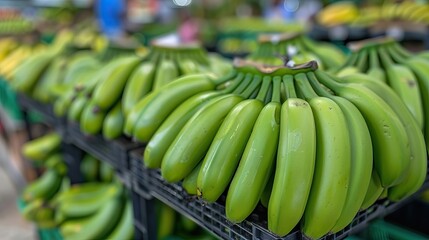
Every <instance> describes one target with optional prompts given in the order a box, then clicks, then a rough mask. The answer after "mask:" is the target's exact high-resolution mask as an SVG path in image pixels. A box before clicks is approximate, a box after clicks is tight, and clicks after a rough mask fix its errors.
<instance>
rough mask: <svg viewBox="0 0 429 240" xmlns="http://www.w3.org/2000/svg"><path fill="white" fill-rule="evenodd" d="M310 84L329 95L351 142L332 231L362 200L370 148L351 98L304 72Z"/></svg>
mask: <svg viewBox="0 0 429 240" xmlns="http://www.w3.org/2000/svg"><path fill="white" fill-rule="evenodd" d="M307 76H308V78H309V80H310V82H311V85H312V86H313V88H314V89H315V90H316V92H317V93H318V94H319V95H322V96H325V97H328V98H331V99H332V100H334V102H335V103H336V104H337V105H338V106H339V107H340V109H341V111H342V112H343V114H344V117H345V119H346V122H347V126H348V130H349V134H350V144H351V171H350V181H349V187H348V190H347V198H346V202H345V204H344V207H343V210H342V212H341V215H340V218H339V219H338V220H337V222H336V224H335V226H334V227H333V228H332V229H331V232H333V233H336V232H339V231H340V230H342V229H344V228H345V227H346V226H347V225H348V224H350V222H351V221H352V220H353V218H354V217H355V215H356V214H357V212H358V211H359V209H360V207H361V205H362V202H363V201H364V197H365V193H366V191H367V189H368V185H369V182H370V180H371V171H372V168H373V159H372V156H373V151H372V142H371V135H370V132H369V130H368V127H367V125H366V122H365V119H364V117H363V116H362V114H361V113H360V111H359V109H357V108H356V107H355V106H354V105H353V104H352V103H351V102H349V101H348V100H346V99H344V98H341V97H336V96H332V95H331V94H330V93H328V92H327V91H325V90H324V89H323V88H322V86H321V85H320V83H319V82H318V81H317V79H316V77H315V76H314V74H313V73H308V74H307Z"/></svg>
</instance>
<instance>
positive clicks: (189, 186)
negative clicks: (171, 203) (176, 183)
mask: <svg viewBox="0 0 429 240" xmlns="http://www.w3.org/2000/svg"><path fill="white" fill-rule="evenodd" d="M201 163H202V162H200V163H199V164H198V165H197V166H196V167H195V168H194V169H193V170H192V172H191V173H190V174H189V175H188V176H186V177H185V179H183V182H182V187H183V189H185V191H186V192H187V193H188V194H189V195H197V179H198V174H199V173H200V169H201Z"/></svg>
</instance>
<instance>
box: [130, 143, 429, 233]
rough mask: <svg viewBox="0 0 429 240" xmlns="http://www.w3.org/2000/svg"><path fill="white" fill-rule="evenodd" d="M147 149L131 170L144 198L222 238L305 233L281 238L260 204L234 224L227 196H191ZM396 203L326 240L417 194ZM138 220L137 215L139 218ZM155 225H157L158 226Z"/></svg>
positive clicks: (379, 206)
mask: <svg viewBox="0 0 429 240" xmlns="http://www.w3.org/2000/svg"><path fill="white" fill-rule="evenodd" d="M143 151H144V149H138V150H135V151H133V152H131V156H130V162H131V173H132V175H133V188H134V191H135V192H136V193H137V194H139V195H140V196H141V198H146V199H150V198H151V197H155V198H157V199H159V200H161V201H162V202H164V203H165V204H167V205H169V206H170V207H172V208H173V209H175V210H176V211H178V212H179V213H181V214H183V215H185V216H187V217H189V218H190V219H193V220H194V221H195V222H196V223H197V224H199V225H200V226H201V227H203V228H205V229H206V230H208V231H210V232H211V233H213V234H214V235H216V236H218V237H220V238H222V239H242V240H245V239H255V240H256V239H267V240H275V239H282V240H295V239H296V240H299V239H306V237H305V236H304V235H303V234H302V233H301V232H300V231H299V230H294V231H292V232H291V233H290V234H289V235H287V236H285V237H283V238H281V237H278V236H276V235H274V234H273V233H271V232H269V231H268V230H267V221H266V219H267V218H266V216H264V215H265V214H266V211H263V210H262V208H263V207H262V206H258V207H259V209H256V210H255V212H256V214H252V215H251V216H250V217H249V218H248V219H247V220H245V221H244V222H242V223H240V224H234V223H232V222H230V221H229V220H227V219H226V217H225V207H224V202H225V198H224V197H223V198H222V197H221V199H220V201H218V202H215V203H207V202H204V201H203V200H201V199H198V198H196V197H192V196H189V195H188V194H187V193H186V192H185V190H184V189H183V188H182V187H181V185H180V184H170V183H167V182H166V181H165V180H164V179H163V178H162V177H161V174H160V171H159V170H151V169H147V168H146V167H144V166H143V160H142V154H143ZM426 188H429V178H428V179H426V182H425V184H424V187H423V188H422V189H426ZM417 195H418V194H415V195H413V196H412V197H410V198H408V199H405V200H404V201H400V202H397V203H391V202H389V201H387V200H381V201H379V202H377V203H376V204H375V205H374V206H372V207H370V208H369V209H367V210H365V211H361V212H359V213H358V215H357V216H356V217H355V219H354V220H353V222H352V223H351V224H350V225H349V226H347V227H346V228H345V229H344V230H342V231H340V232H338V233H336V234H331V235H327V236H325V237H323V238H322V239H324V240H330V239H344V238H346V237H347V236H350V235H352V234H355V233H358V232H360V231H361V230H363V229H364V228H365V227H366V226H367V225H368V223H369V222H370V221H371V220H373V219H376V218H380V217H384V216H386V215H387V214H389V213H392V212H394V211H395V210H397V209H399V208H401V207H402V206H404V205H405V204H407V203H408V202H409V201H411V200H412V199H413V198H414V197H415V196H417ZM137 221H138V219H137ZM155 229H156V228H155Z"/></svg>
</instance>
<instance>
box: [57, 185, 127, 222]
mask: <svg viewBox="0 0 429 240" xmlns="http://www.w3.org/2000/svg"><path fill="white" fill-rule="evenodd" d="M122 191H123V189H122V187H120V186H116V185H111V186H109V187H108V189H107V190H106V191H104V192H101V191H95V192H92V193H78V194H77V195H74V196H72V197H69V198H63V199H62V201H61V202H59V205H58V207H57V212H58V213H60V214H61V216H62V217H63V218H64V219H58V220H59V221H60V222H62V221H64V220H66V219H73V218H82V217H87V216H90V215H92V214H94V213H96V212H98V211H99V210H100V209H101V207H102V206H103V204H104V203H106V202H109V201H111V200H113V199H118V198H120V196H121V194H122ZM80 194H83V196H82V195H80ZM61 220H62V221H61Z"/></svg>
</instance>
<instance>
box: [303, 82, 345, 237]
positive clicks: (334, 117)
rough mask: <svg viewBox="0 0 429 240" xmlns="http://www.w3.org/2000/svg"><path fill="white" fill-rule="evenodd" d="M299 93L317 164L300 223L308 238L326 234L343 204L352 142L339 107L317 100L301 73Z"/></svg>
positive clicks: (325, 98)
mask: <svg viewBox="0 0 429 240" xmlns="http://www.w3.org/2000/svg"><path fill="white" fill-rule="evenodd" d="M295 82H296V84H297V86H298V87H299V90H300V92H302V94H303V95H304V97H305V98H306V99H308V100H307V101H308V103H309V104H310V107H311V109H312V111H313V115H314V122H315V129H316V164H315V171H314V176H313V182H312V186H311V189H310V195H309V197H308V201H307V205H306V207H305V211H304V217H303V221H302V222H301V227H302V231H303V233H304V235H305V236H307V237H310V238H320V237H322V236H323V235H325V234H327V233H328V232H329V231H330V230H331V229H332V228H333V227H334V225H335V223H336V222H337V220H338V219H339V218H340V216H341V212H342V209H343V207H344V205H345V203H346V198H347V191H348V185H349V182H350V171H351V157H352V156H351V143H350V138H351V136H350V132H349V130H348V126H347V121H346V118H345V116H344V113H343V112H342V110H341V108H340V106H339V105H338V104H337V103H335V101H333V100H331V99H330V98H327V97H319V96H318V95H317V94H316V93H315V92H314V90H313V89H312V88H311V87H306V86H308V85H306V84H308V79H307V77H306V76H305V75H304V74H297V75H295Z"/></svg>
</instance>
